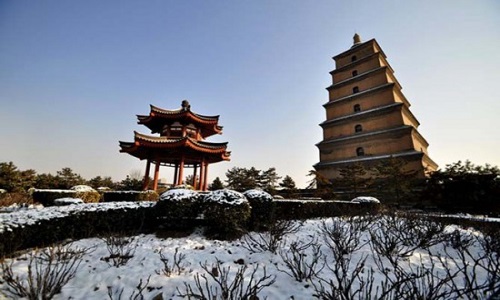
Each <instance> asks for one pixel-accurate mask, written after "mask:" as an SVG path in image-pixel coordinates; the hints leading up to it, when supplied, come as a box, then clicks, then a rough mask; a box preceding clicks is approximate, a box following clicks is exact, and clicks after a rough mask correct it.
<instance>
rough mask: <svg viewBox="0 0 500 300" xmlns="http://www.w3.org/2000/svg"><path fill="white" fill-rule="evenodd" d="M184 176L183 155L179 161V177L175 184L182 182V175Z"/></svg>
mask: <svg viewBox="0 0 500 300" xmlns="http://www.w3.org/2000/svg"><path fill="white" fill-rule="evenodd" d="M183 176H184V155H183V156H182V157H181V163H180V164H179V179H178V180H177V184H178V185H180V184H182V177H183Z"/></svg>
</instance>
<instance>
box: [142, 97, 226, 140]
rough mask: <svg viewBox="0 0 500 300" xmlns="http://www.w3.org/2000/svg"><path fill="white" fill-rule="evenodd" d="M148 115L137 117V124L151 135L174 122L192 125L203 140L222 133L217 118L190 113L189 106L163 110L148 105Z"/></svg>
mask: <svg viewBox="0 0 500 300" xmlns="http://www.w3.org/2000/svg"><path fill="white" fill-rule="evenodd" d="M150 108H151V110H150V113H149V115H137V119H138V122H137V123H138V124H141V125H145V126H146V127H148V128H149V129H150V130H151V133H161V132H162V130H163V127H164V126H165V125H168V124H172V123H174V122H181V123H183V124H193V125H195V126H196V127H197V128H199V129H200V134H201V136H202V137H203V138H207V137H209V136H212V135H214V134H221V133H222V126H219V125H218V123H219V116H218V115H217V116H204V115H200V114H197V113H194V112H192V111H191V109H190V108H189V106H183V107H181V108H180V109H173V110H168V109H163V108H159V107H156V106H154V105H150Z"/></svg>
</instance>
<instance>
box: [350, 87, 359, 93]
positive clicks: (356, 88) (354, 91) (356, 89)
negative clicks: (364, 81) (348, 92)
mask: <svg viewBox="0 0 500 300" xmlns="http://www.w3.org/2000/svg"><path fill="white" fill-rule="evenodd" d="M352 93H353V94H356V93H359V87H357V86H355V87H353V88H352Z"/></svg>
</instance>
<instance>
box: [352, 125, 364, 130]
mask: <svg viewBox="0 0 500 300" xmlns="http://www.w3.org/2000/svg"><path fill="white" fill-rule="evenodd" d="M354 131H355V132H361V131H363V126H361V124H357V125H356V126H354Z"/></svg>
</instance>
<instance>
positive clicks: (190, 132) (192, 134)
mask: <svg viewBox="0 0 500 300" xmlns="http://www.w3.org/2000/svg"><path fill="white" fill-rule="evenodd" d="M186 132H187V135H188V136H189V137H195V138H196V134H197V131H196V126H194V125H193V124H188V125H187V126H186Z"/></svg>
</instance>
